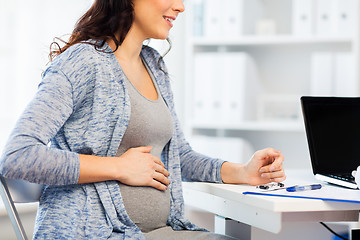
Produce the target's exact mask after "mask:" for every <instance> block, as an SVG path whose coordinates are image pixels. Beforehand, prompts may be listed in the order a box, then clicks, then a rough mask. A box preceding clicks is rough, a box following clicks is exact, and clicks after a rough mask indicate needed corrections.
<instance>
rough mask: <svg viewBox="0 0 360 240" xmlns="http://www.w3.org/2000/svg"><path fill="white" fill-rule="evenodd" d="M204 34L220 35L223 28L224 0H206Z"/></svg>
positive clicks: (209, 35)
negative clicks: (222, 12) (222, 11)
mask: <svg viewBox="0 0 360 240" xmlns="http://www.w3.org/2000/svg"><path fill="white" fill-rule="evenodd" d="M204 4H205V5H204V35H205V36H207V37H213V36H219V35H221V33H222V29H221V21H222V19H221V9H222V5H223V4H224V3H223V1H222V0H206V1H204Z"/></svg>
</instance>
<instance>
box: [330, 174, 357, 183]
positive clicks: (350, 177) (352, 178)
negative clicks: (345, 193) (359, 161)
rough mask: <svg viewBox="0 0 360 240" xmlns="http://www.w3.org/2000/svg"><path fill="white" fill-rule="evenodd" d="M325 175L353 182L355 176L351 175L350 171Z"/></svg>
mask: <svg viewBox="0 0 360 240" xmlns="http://www.w3.org/2000/svg"><path fill="white" fill-rule="evenodd" d="M327 176H329V177H332V178H335V179H339V180H342V181H346V182H351V183H355V178H354V177H353V176H352V175H351V173H344V174H337V175H333V174H327Z"/></svg>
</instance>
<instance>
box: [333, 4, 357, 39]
mask: <svg viewBox="0 0 360 240" xmlns="http://www.w3.org/2000/svg"><path fill="white" fill-rule="evenodd" d="M356 7H357V4H356V1H355V0H337V4H336V13H335V17H336V24H337V26H336V31H337V34H338V35H339V36H349V37H350V36H351V35H352V34H354V27H355V21H357V20H356V19H355V15H356Z"/></svg>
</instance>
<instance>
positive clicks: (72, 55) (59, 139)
mask: <svg viewBox="0 0 360 240" xmlns="http://www.w3.org/2000/svg"><path fill="white" fill-rule="evenodd" d="M109 49H110V48H109V47H108V45H107V44H105V46H104V48H103V49H102V50H104V51H105V52H104V51H98V50H96V49H95V48H94V46H92V45H89V44H86V43H81V44H76V45H74V46H72V47H70V48H69V49H68V50H66V51H65V52H64V53H62V54H60V55H59V56H58V57H57V58H56V59H55V60H54V61H53V62H52V63H51V65H50V66H49V67H48V68H47V69H46V71H45V72H44V75H43V80H42V82H41V83H40V85H39V89H38V92H37V94H36V95H35V97H34V98H33V100H32V101H31V102H30V104H29V105H28V106H27V108H26V109H25V111H24V112H23V114H22V115H21V117H20V118H19V120H18V122H17V124H16V126H15V128H14V130H13V132H12V134H11V135H10V138H9V140H8V142H7V145H6V146H5V149H4V152H3V154H2V156H1V158H0V173H1V174H2V175H3V176H5V177H7V178H16V179H23V180H27V181H29V182H34V183H39V184H45V185H46V187H45V189H44V191H43V193H42V196H41V198H40V204H39V209H38V214H37V218H36V225H35V232H34V239H109V238H110V239H113V238H114V239H145V237H144V235H143V234H142V233H141V231H140V229H139V228H138V227H137V226H136V225H135V224H134V223H133V222H132V221H131V219H130V218H129V216H128V215H127V213H126V211H125V208H124V204H123V201H122V197H121V192H120V188H119V185H118V184H117V182H116V181H106V182H98V183H90V184H77V182H78V178H79V155H78V154H90V155H96V156H109V157H114V156H115V155H116V152H117V149H118V147H119V145H120V142H121V139H122V137H123V135H124V133H125V130H126V128H127V126H128V123H129V119H130V101H129V95H128V90H127V89H126V84H125V82H124V81H125V80H124V78H125V75H124V72H123V71H122V69H121V67H120V65H119V64H118V61H117V60H116V58H115V55H114V54H113V53H109ZM141 56H142V58H143V59H144V60H145V61H146V63H147V64H148V65H149V67H150V70H151V71H152V73H153V74H154V76H155V79H156V81H157V84H158V85H159V90H160V93H161V95H162V97H163V98H164V100H165V102H166V104H167V106H168V107H169V109H170V112H171V115H172V119H173V124H174V128H173V129H174V131H173V135H172V139H171V141H170V142H169V143H168V144H167V145H166V147H165V149H164V151H163V153H162V159H163V161H164V164H165V166H166V168H167V169H168V171H169V172H170V177H169V180H170V181H171V185H170V186H169V188H170V192H171V194H170V196H171V210H170V215H169V218H168V225H170V226H171V227H172V228H173V229H175V230H182V229H187V230H199V228H198V227H196V226H195V225H194V224H192V223H190V222H189V221H188V220H186V219H185V218H184V200H183V196H182V186H181V181H182V180H184V181H209V182H221V176H220V168H221V165H222V163H223V161H222V160H219V159H214V158H209V157H206V156H204V155H201V154H199V153H197V152H195V151H193V150H192V149H191V147H190V145H189V144H188V143H187V142H186V140H185V138H184V135H183V132H182V130H181V129H180V125H179V121H178V118H177V116H176V113H175V109H174V102H173V94H172V91H171V87H170V80H169V77H168V75H167V73H166V67H165V64H164V62H163V61H162V60H161V61H160V65H159V64H158V60H159V58H160V55H159V54H158V53H157V52H156V51H155V50H154V49H152V48H150V47H147V46H144V47H143V49H142V51H141ZM161 69H162V70H164V71H162V70H161ZM50 141H51V146H49V145H48V143H49V142H50Z"/></svg>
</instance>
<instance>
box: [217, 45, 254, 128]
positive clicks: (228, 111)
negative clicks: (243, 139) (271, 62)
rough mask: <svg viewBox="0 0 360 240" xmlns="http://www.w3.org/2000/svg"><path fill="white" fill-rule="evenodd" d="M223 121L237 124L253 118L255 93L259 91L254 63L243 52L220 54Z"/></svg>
mask: <svg viewBox="0 0 360 240" xmlns="http://www.w3.org/2000/svg"><path fill="white" fill-rule="evenodd" d="M221 66H222V67H221V69H222V73H223V77H222V79H223V80H222V87H223V89H222V92H223V93H222V95H223V104H222V105H223V114H222V116H223V123H224V124H226V123H227V124H238V123H239V122H242V121H246V120H254V119H255V115H256V112H255V109H256V95H257V93H258V92H259V91H260V89H261V87H260V86H259V82H258V78H257V76H256V75H257V74H256V69H255V64H254V62H253V61H252V59H251V57H250V56H249V55H248V54H246V53H244V52H230V53H223V54H222V56H221Z"/></svg>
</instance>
